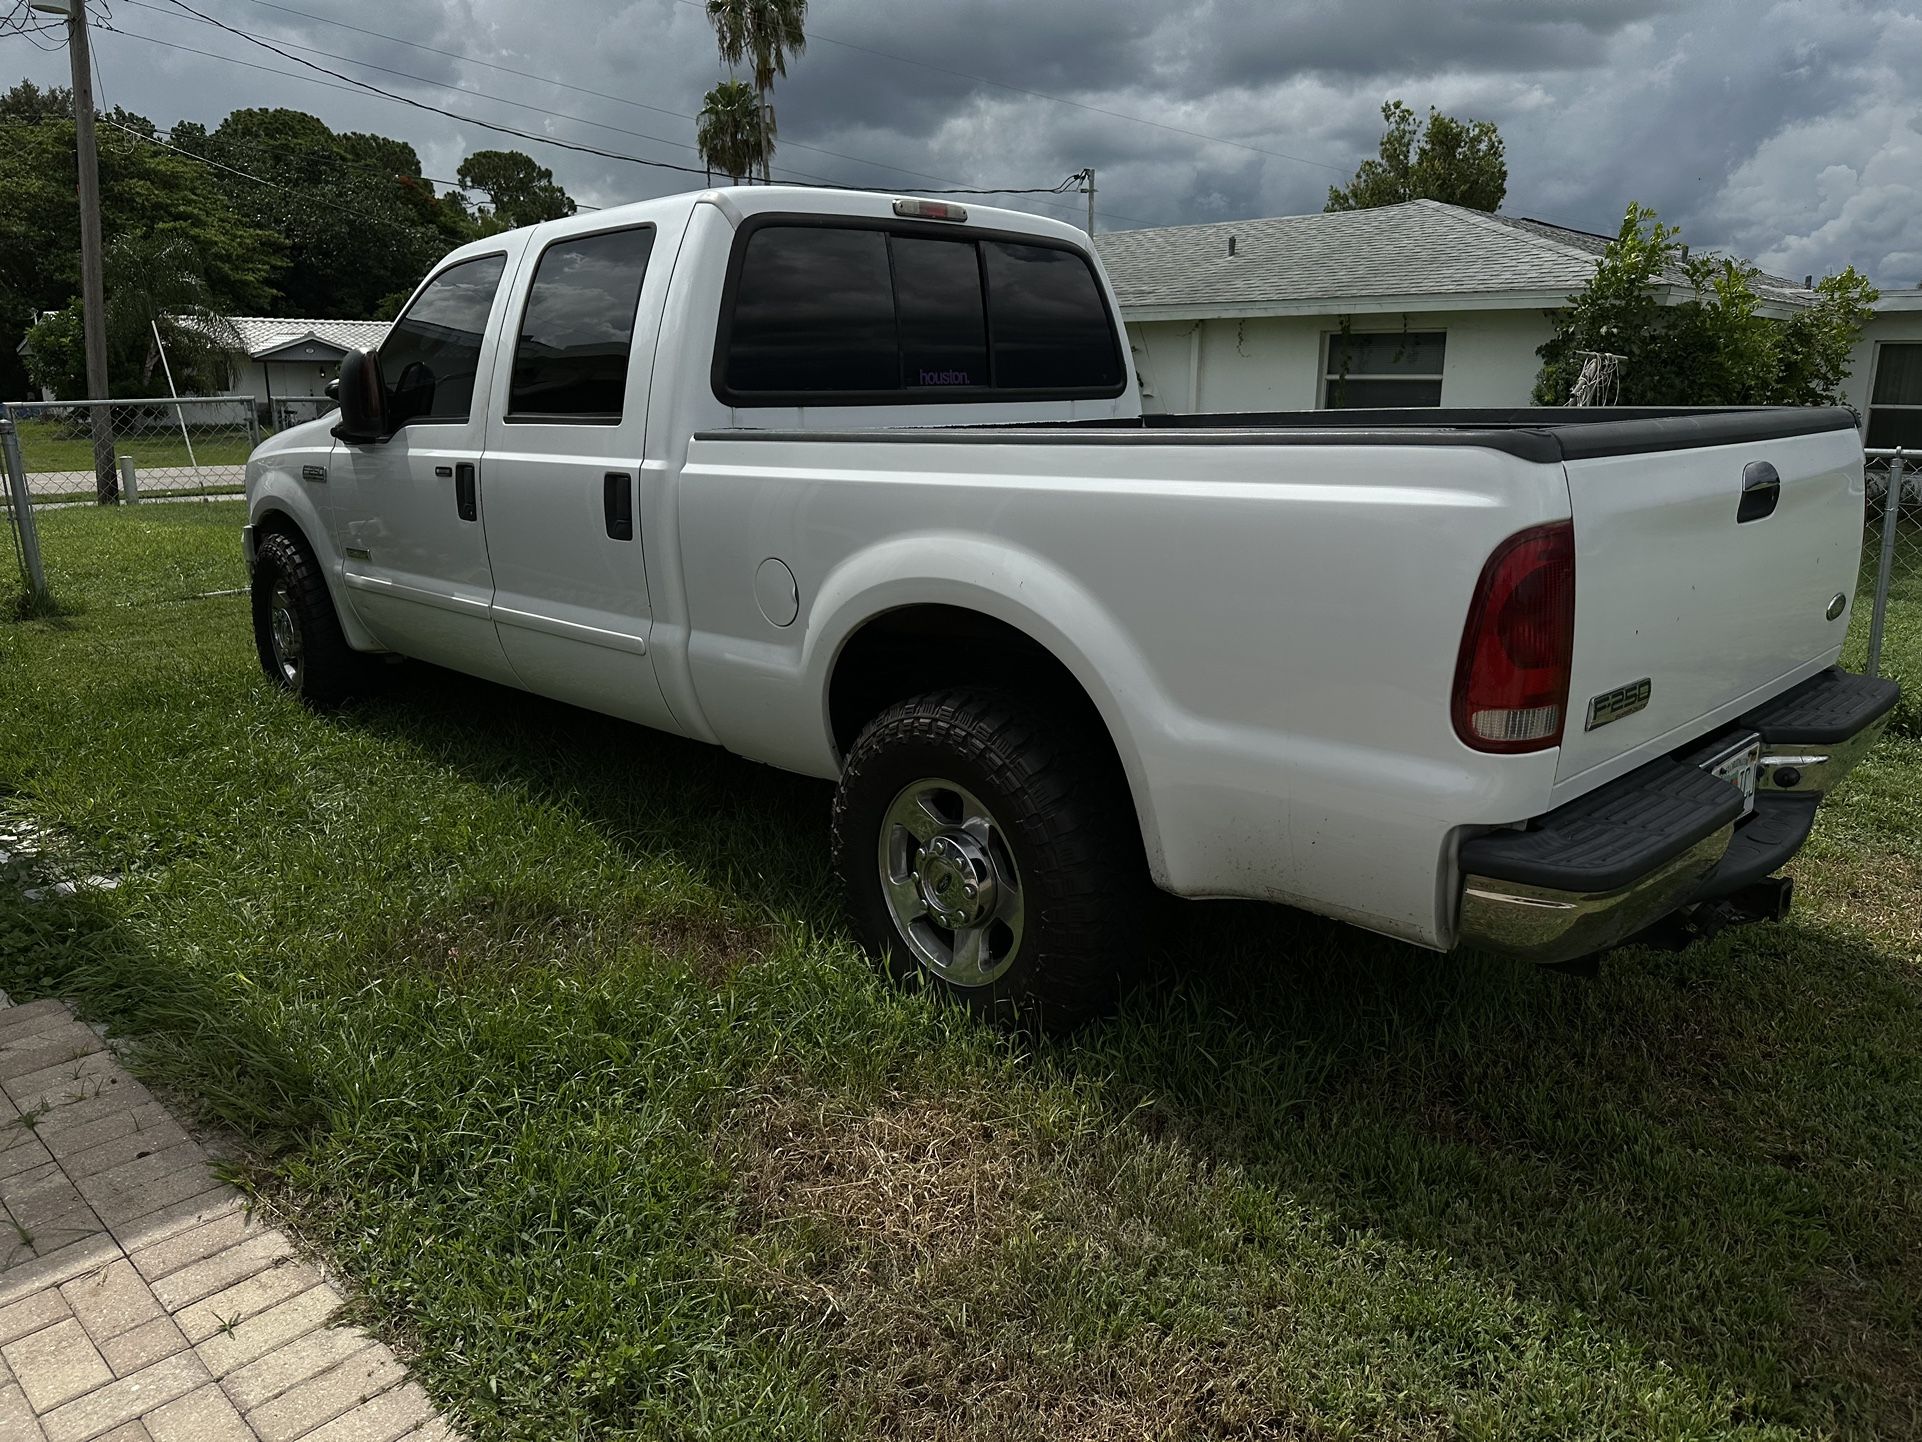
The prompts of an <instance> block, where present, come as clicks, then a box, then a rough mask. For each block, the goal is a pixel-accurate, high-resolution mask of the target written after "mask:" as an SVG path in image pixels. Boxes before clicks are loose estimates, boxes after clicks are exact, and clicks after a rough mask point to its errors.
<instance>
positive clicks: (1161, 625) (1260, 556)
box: [679, 436, 1568, 945]
mask: <svg viewBox="0 0 1922 1442" xmlns="http://www.w3.org/2000/svg"><path fill="white" fill-rule="evenodd" d="M679 511H680V528H681V529H680V541H681V549H682V557H683V563H684V567H685V575H686V586H687V607H688V615H689V621H690V637H689V652H688V656H689V666H690V669H691V671H692V677H693V681H694V683H695V688H696V690H697V691H698V693H699V695H700V697H701V700H702V705H703V708H704V710H705V712H706V715H707V716H708V718H709V719H710V721H711V722H712V724H713V726H714V728H715V730H716V732H717V734H718V736H719V739H720V740H721V741H722V742H723V743H724V744H726V745H727V746H728V747H729V748H730V749H732V750H735V751H737V752H740V753H742V754H744V755H748V756H753V757H757V758H759V759H762V760H766V761H770V762H773V763H775V764H778V765H782V766H786V767H789V768H790V769H794V770H799V771H804V772H811V773H813V774H817V775H822V776H831V775H833V774H835V773H836V772H837V770H838V766H839V758H838V756H837V755H836V754H835V750H834V745H833V741H832V737H831V734H830V732H829V727H828V721H827V699H826V698H827V692H828V682H829V677H830V674H831V670H832V665H833V661H834V657H835V656H836V654H837V653H838V652H839V650H840V647H841V645H842V643H843V642H844V641H845V639H846V638H847V637H848V636H849V635H851V634H853V633H854V632H855V631H856V630H857V629H858V628H859V626H860V625H861V624H862V623H863V622H865V621H866V620H868V619H870V618H871V617H873V616H875V615H878V614H881V613H882V612H885V611H887V610H889V609H892V608H894V607H897V606H902V605H908V604H915V603H918V602H945V603H949V604H957V605H971V606H974V607H976V608H978V609H980V610H982V611H984V612H986V613H988V614H992V615H995V616H996V617H998V618H999V619H1003V620H1006V621H1008V622H1009V623H1010V624H1013V625H1016V626H1018V627H1020V628H1021V629H1023V630H1025V631H1027V632H1028V633H1029V634H1030V635H1032V636H1033V637H1034V638H1035V639H1036V640H1038V641H1040V642H1042V644H1045V645H1047V646H1049V648H1050V649H1051V650H1053V651H1054V653H1055V654H1056V655H1057V657H1059V658H1060V659H1061V660H1062V661H1063V663H1064V664H1066V665H1067V666H1068V667H1069V669H1070V670H1072V671H1073V672H1074V673H1075V674H1076V675H1077V677H1078V678H1080V680H1081V681H1082V684H1083V685H1084V687H1085V688H1086V689H1087V690H1088V692H1089V694H1090V696H1091V697H1092V698H1093V699H1094V701H1095V703H1096V705H1097V707H1098V708H1099V709H1100V710H1101V712H1102V714H1103V717H1104V719H1105V720H1106V721H1107V723H1108V726H1109V729H1110V731H1111V732H1112V734H1113V736H1114V738H1115V741H1116V745H1117V748H1118V749H1119V751H1120V753H1121V756H1122V760H1123V763H1124V765H1126V766H1127V768H1128V771H1129V776H1130V782H1131V785H1132V786H1133V789H1134V793H1135V800H1136V803H1137V810H1138V812H1139V813H1140V816H1141V819H1142V824H1143V834H1144V840H1145V842H1146V844H1147V848H1148V852H1149V856H1150V859H1151V863H1152V865H1153V867H1154V870H1155V875H1156V879H1157V880H1158V881H1159V882H1160V883H1161V884H1162V885H1164V886H1165V887H1167V888H1168V889H1170V890H1172V891H1175V892H1177V893H1178V894H1183V895H1190V896H1233V897H1249V898H1255V899H1261V900H1272V901H1294V902H1299V903H1301V904H1303V905H1306V906H1308V907H1310V908H1312V909H1313V910H1316V911H1319V912H1323V913H1325V914H1329V915H1335V916H1340V917H1342V918H1344V919H1348V920H1352V921H1356V922H1359V923H1360V924H1362V925H1366V926H1370V927H1373V928H1374V929H1377V930H1381V931H1386V932H1390V933H1392V934H1396V935H1400V936H1405V937H1408V938H1409V939H1411V940H1415V941H1419V942H1423V943H1425V944H1428V945H1445V944H1446V943H1447V940H1448V938H1447V935H1446V933H1447V929H1448V925H1449V921H1448V914H1449V912H1450V910H1451V907H1452V898H1448V897H1445V896H1444V895H1443V891H1444V882H1445V879H1446V876H1447V873H1448V872H1449V870H1450V858H1449V857H1448V850H1449V837H1450V836H1451V835H1452V830H1453V828H1455V827H1458V826H1461V825H1463V824H1468V823H1476V822H1490V823H1499V822H1506V821H1512V820H1515V819H1518V818H1521V817H1525V816H1528V815H1531V814H1535V813H1536V812H1539V811H1540V810H1542V809H1544V805H1545V801H1546V797H1547V793H1548V790H1549V787H1550V785H1551V783H1552V772H1553V766H1554V759H1553V756H1552V755H1548V756H1533V757H1530V756H1523V757H1502V758H1496V757H1488V756H1483V755H1480V754H1478V753H1475V752H1471V751H1469V750H1468V749H1467V748H1465V747H1463V746H1462V745H1461V744H1460V743H1459V742H1458V741H1457V740H1456V739H1455V737H1454V733H1453V729H1452V726H1451V724H1450V721H1449V715H1448V702H1449V689H1450V685H1451V682H1452V678H1453V672H1454V665H1455V656H1456V650H1457V647H1458V645H1459V642H1460V636H1461V626H1462V620H1463V617H1464V615H1465V613H1466V610H1467V606H1468V601H1469V596H1470V593H1471V591H1472V589H1473V587H1474V585H1475V581H1476V578H1477V576H1478V575H1479V573H1480V570H1481V566H1482V564H1483V562H1484V560H1485V559H1486V557H1487V556H1488V554H1489V552H1490V551H1492V550H1493V549H1494V547H1495V545H1496V544H1497V543H1498V542H1499V541H1500V540H1501V539H1503V538H1504V537H1506V536H1508V535H1510V534H1512V533H1513V532H1515V531H1517V530H1521V529H1524V528H1526V527H1528V526H1531V525H1536V524H1539V523H1541V522H1543V521H1549V520H1556V519H1561V518H1563V517H1565V516H1566V515H1567V514H1568V505H1567V491H1566V488H1565V485H1564V483H1563V480H1562V475H1561V471H1560V468H1559V467H1557V466H1545V465H1540V464H1536V463H1531V462H1527V461H1523V460H1520V459H1518V458H1516V457H1513V456H1509V455H1505V454H1501V453H1498V452H1495V451H1486V450H1479V449H1471V448H1465V447H1420V446H1263V445H1246V444H1240V445H1206V444H1196V443H1194V442H1192V441H1188V442H1185V443H1180V444H1156V443H1142V442H1140V441H1135V442H1132V443H1120V444H1117V443H1113V442H1110V443H1106V444H1071V445H1035V444H1018V443H1017V444H1008V443H998V444H964V443H953V442H942V441H937V440H933V439H926V440H920V441H914V440H894V439H888V440H876V441H847V440H836V439H822V440H818V441H811V440H808V441H793V440H783V441H769V440H760V441H757V440H752V439H748V438H746V437H745V436H720V437H715V438H705V439H696V440H695V441H694V443H693V444H692V446H691V448H690V451H689V458H688V465H687V468H686V471H685V473H684V477H683V485H682V488H681V496H680V504H679ZM770 556H772V557H778V558H780V559H781V560H782V561H784V562H785V563H786V564H787V565H788V567H789V568H790V569H791V570H792V571H793V573H794V576H795V578H796V582H797V586H798V589H799V593H800V604H801V611H800V615H799V617H798V618H797V619H796V620H795V622H794V623H793V624H792V625H790V626H787V627H780V626H775V625H773V624H772V623H771V622H770V621H769V620H768V619H767V618H766V617H765V616H763V615H762V614H761V612H760V609H759V606H758V605H757V603H756V601H755V598H754V585H753V581H754V573H755V570H756V568H757V567H758V566H759V565H760V564H761V563H762V561H763V560H764V559H765V558H767V557H770Z"/></svg>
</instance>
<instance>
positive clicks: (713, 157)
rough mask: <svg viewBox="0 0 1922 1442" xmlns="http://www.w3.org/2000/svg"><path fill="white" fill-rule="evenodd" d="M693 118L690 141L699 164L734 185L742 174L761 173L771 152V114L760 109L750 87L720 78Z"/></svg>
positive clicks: (771, 154) (745, 83)
mask: <svg viewBox="0 0 1922 1442" xmlns="http://www.w3.org/2000/svg"><path fill="white" fill-rule="evenodd" d="M696 120H697V125H696V129H695V132H694V141H695V144H696V145H697V146H698V147H699V148H700V152H701V163H702V164H703V165H706V166H707V167H709V168H710V169H712V170H718V171H720V172H721V174H723V175H725V176H728V177H730V178H731V179H732V180H733V181H734V182H735V184H737V185H738V184H740V181H741V177H742V176H745V175H752V174H753V173H754V172H755V171H756V170H760V171H762V172H763V173H765V171H766V169H767V166H768V164H769V163H770V160H771V157H772V156H773V153H774V133H773V130H772V128H771V127H772V124H773V116H772V114H771V113H764V112H763V111H762V110H761V102H760V99H759V97H758V96H756V95H755V93H754V87H753V86H751V85H749V84H748V83H747V82H746V81H744V80H723V81H722V82H721V83H720V84H719V85H717V86H715V87H714V88H713V89H712V90H710V91H708V92H707V95H706V97H705V98H704V99H703V100H702V102H701V113H700V115H699V116H698V117H696Z"/></svg>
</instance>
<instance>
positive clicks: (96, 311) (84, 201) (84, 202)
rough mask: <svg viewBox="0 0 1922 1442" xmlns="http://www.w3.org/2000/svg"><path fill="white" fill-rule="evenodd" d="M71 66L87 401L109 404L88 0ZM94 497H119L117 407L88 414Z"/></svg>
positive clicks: (73, 28)
mask: <svg viewBox="0 0 1922 1442" xmlns="http://www.w3.org/2000/svg"><path fill="white" fill-rule="evenodd" d="M67 60H68V62H69V63H70V65H71V66H72V69H73V139H74V151H75V154H76V158H77V160H78V161H79V165H80V309H81V322H82V324H83V326H84V327H85V331H86V337H87V398H88V399H89V400H95V401H104V400H106V399H107V288H106V283H105V281H104V280H103V279H102V277H101V265H100V154H99V151H98V150H97V149H96V148H95V145H94V135H93V59H92V56H91V54H90V52H89V50H88V48H87V0H67ZM89 413H90V417H91V420H92V425H91V426H90V427H89V429H90V430H91V431H92V432H93V478H94V497H95V499H96V500H98V501H99V502H100V504H101V505H103V506H111V505H112V504H113V503H114V502H115V501H116V500H118V499H119V496H120V471H119V468H118V467H117V466H116V465H115V464H114V455H113V407H112V406H105V405H96V406H92V407H90V408H89Z"/></svg>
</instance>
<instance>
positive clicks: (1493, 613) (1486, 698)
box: [1453, 521, 1575, 752]
mask: <svg viewBox="0 0 1922 1442" xmlns="http://www.w3.org/2000/svg"><path fill="white" fill-rule="evenodd" d="M1574 644H1575V528H1574V526H1573V524H1572V523H1570V522H1568V521H1556V522H1554V523H1552V524H1550V525H1546V526H1536V527H1534V528H1533V529H1531V530H1527V531H1523V532H1522V533H1521V534H1519V535H1515V536H1510V537H1509V538H1508V539H1507V540H1506V541H1503V542H1502V543H1501V545H1500V546H1498V547H1496V549H1495V554H1494V555H1492V556H1490V557H1489V558H1488V564H1487V565H1485V566H1483V567H1482V576H1481V581H1480V583H1479V584H1478V585H1477V586H1476V587H1475V599H1474V601H1473V602H1472V603H1471V604H1470V605H1469V608H1468V625H1467V627H1466V628H1465V629H1464V630H1463V631H1462V649H1461V656H1460V658H1459V659H1458V660H1457V661H1456V663H1455V698H1454V708H1453V709H1454V718H1455V734H1456V735H1457V736H1459V737H1461V739H1462V742H1463V744H1465V745H1468V746H1472V747H1474V748H1475V749H1476V750H1477V751H1502V752H1514V751H1545V750H1547V749H1548V748H1549V747H1551V746H1558V745H1560V744H1561V740H1562V727H1563V724H1564V723H1565V722H1566V721H1567V719H1568V671H1569V659H1570V655H1571V653H1572V652H1573V650H1574Z"/></svg>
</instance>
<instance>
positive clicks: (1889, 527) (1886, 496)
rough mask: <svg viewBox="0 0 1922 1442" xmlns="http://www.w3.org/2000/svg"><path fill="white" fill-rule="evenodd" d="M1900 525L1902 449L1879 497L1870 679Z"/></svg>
mask: <svg viewBox="0 0 1922 1442" xmlns="http://www.w3.org/2000/svg"><path fill="white" fill-rule="evenodd" d="M1901 522H1902V450H1901V448H1900V447H1899V446H1898V447H1897V448H1896V452H1895V454H1894V455H1892V456H1890V457H1889V488H1888V490H1886V491H1885V492H1883V495H1882V556H1881V559H1880V560H1879V561H1878V562H1877V564H1876V568H1875V609H1874V610H1872V611H1871V612H1870V613H1869V664H1868V673H1869V675H1871V676H1880V675H1881V674H1882V622H1883V619H1884V618H1885V617H1886V616H1887V615H1888V610H1889V579H1890V576H1891V574H1892V572H1893V571H1894V569H1895V531H1896V527H1897V526H1899V525H1900V524H1901Z"/></svg>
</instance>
